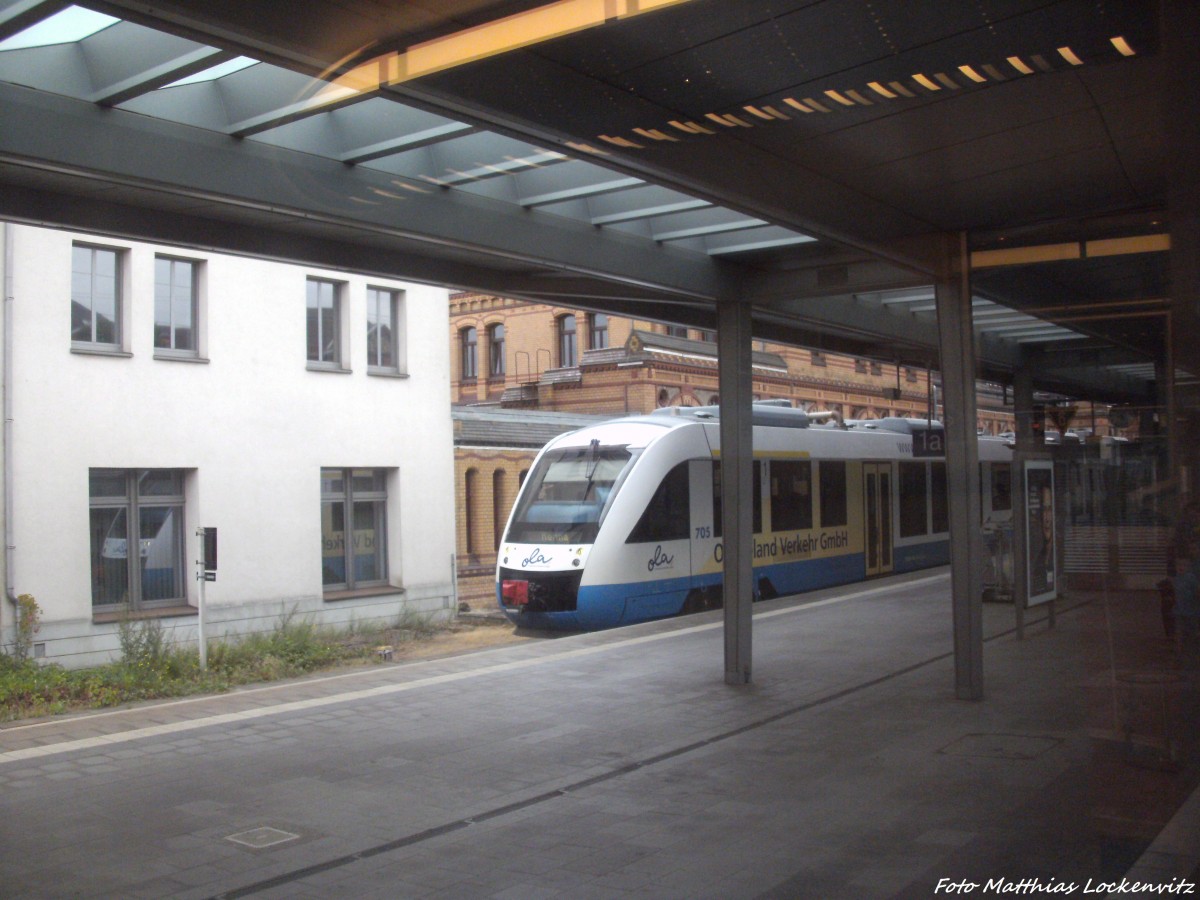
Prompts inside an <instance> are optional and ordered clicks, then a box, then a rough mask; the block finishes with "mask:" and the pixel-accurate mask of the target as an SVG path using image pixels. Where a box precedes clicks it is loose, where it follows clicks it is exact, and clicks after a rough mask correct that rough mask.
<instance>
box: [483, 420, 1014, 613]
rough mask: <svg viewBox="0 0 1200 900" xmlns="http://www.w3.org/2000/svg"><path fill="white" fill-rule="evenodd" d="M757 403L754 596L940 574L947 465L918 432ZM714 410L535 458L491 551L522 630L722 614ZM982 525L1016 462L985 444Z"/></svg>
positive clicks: (1002, 497)
mask: <svg viewBox="0 0 1200 900" xmlns="http://www.w3.org/2000/svg"><path fill="white" fill-rule="evenodd" d="M823 415H826V414H812V415H810V414H806V413H804V412H803V411H801V410H798V409H792V408H789V407H781V406H775V405H770V404H755V406H754V414H753V423H754V425H753V428H754V438H753V440H754V463H753V466H754V491H753V498H752V502H753V523H754V525H753V530H754V593H755V597H756V599H757V598H771V597H776V596H782V595H786V594H794V593H799V592H802V591H808V590H812V589H814V588H820V587H827V586H830V585H837V584H847V583H850V582H855V581H862V580H864V579H867V578H871V577H873V576H878V575H884V574H889V573H897V572H907V571H912V570H915V569H921V568H926V567H929V566H936V565H941V564H945V563H947V562H948V561H949V504H950V502H951V500H950V497H949V496H948V495H947V490H946V468H945V461H944V459H936V458H923V457H920V456H914V454H913V445H914V438H917V439H918V443H920V444H922V445H924V443H925V442H924V441H923V440H920V439H921V438H923V437H925V435H922V432H925V433H926V435H928V434H930V433H932V434H934V435H936V434H938V433H939V430H940V429H938V428H937V426H936V423H934V425H933V427H932V428H931V427H930V425H929V424H928V423H926V422H925V421H924V420H914V419H879V420H875V421H871V422H857V423H853V424H852V427H844V426H842V424H841V423H837V424H830V423H823V422H822V418H821V417H822V416H823ZM719 427H720V426H719V422H718V409H717V408H716V407H699V408H690V409H671V410H662V411H660V412H658V413H654V414H651V415H647V416H639V417H632V418H624V419H616V420H613V421H610V422H605V423H602V424H598V425H592V426H589V427H586V428H583V429H581V430H579V431H575V432H571V433H569V434H565V435H561V436H559V437H558V438H556V439H554V440H552V441H551V442H550V443H548V444H547V445H546V446H545V447H544V448H543V449H542V451H541V452H540V453H539V454H538V457H537V459H536V460H535V461H534V464H533V467H532V468H531V469H530V472H529V475H528V476H527V478H526V479H525V482H524V484H523V485H522V488H521V492H520V494H519V495H518V497H517V501H516V503H515V504H514V506H513V511H512V513H511V515H510V516H509V520H508V524H507V527H506V528H505V531H504V536H503V538H502V540H501V543H500V549H499V555H498V561H497V570H496V593H497V599H498V600H499V603H500V606H501V609H503V611H504V613H505V614H506V615H507V616H508V618H509V619H510V620H511V621H512V622H514V623H516V624H517V625H518V626H521V627H525V628H535V629H597V628H608V627H612V626H615V625H624V624H628V623H632V622H640V621H644V620H647V619H656V618H662V617H665V616H672V615H676V614H678V613H681V612H695V611H699V610H704V609H712V608H716V607H718V606H720V605H721V583H722V573H723V566H722V560H723V545H722V542H721V480H720V465H721V462H720V460H721V450H720V437H719ZM979 456H980V482H979V483H980V488H981V491H982V509H983V516H984V520H985V521H997V520H1003V519H1006V518H1008V516H1010V515H1011V489H1010V485H1011V468H1010V460H1011V449H1010V448H1009V446H1008V445H1007V444H1006V443H1005V442H1004V441H1002V440H1000V439H989V438H980V446H979Z"/></svg>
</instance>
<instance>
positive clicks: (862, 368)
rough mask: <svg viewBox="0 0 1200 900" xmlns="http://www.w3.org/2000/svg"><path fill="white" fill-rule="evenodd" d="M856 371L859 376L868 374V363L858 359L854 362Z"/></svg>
mask: <svg viewBox="0 0 1200 900" xmlns="http://www.w3.org/2000/svg"><path fill="white" fill-rule="evenodd" d="M854 371H855V372H857V373H858V374H859V375H866V374H867V361H866V360H865V359H856V360H855V361H854Z"/></svg>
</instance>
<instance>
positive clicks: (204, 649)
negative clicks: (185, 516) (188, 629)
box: [196, 528, 217, 672]
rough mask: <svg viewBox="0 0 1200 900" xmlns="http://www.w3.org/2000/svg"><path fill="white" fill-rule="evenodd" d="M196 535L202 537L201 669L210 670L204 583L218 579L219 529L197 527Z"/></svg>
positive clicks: (200, 600) (199, 620)
mask: <svg viewBox="0 0 1200 900" xmlns="http://www.w3.org/2000/svg"><path fill="white" fill-rule="evenodd" d="M196 536H197V537H198V538H200V558H199V559H198V560H196V565H197V566H199V567H200V570H199V571H198V572H197V573H196V580H197V581H199V582H200V598H199V606H198V607H197V613H198V615H197V617H196V619H197V621H196V628H197V632H198V637H199V644H200V671H201V672H206V671H208V644H207V642H206V640H205V636H204V585H205V583H207V582H209V581H216V580H217V529H215V528H197V529H196Z"/></svg>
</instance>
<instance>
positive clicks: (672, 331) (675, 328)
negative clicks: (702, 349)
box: [667, 325, 688, 338]
mask: <svg viewBox="0 0 1200 900" xmlns="http://www.w3.org/2000/svg"><path fill="white" fill-rule="evenodd" d="M667 336H668V337H677V338H686V337H687V336H688V330H687V326H686V325H668V326H667Z"/></svg>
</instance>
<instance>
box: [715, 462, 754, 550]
mask: <svg viewBox="0 0 1200 900" xmlns="http://www.w3.org/2000/svg"><path fill="white" fill-rule="evenodd" d="M753 509H754V511H753V514H752V515H753V525H752V526H751V527H752V528H753V529H754V533H755V534H762V463H760V462H759V461H758V460H755V461H754V507H753ZM720 536H721V461H720V460H714V462H713V537H720Z"/></svg>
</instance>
